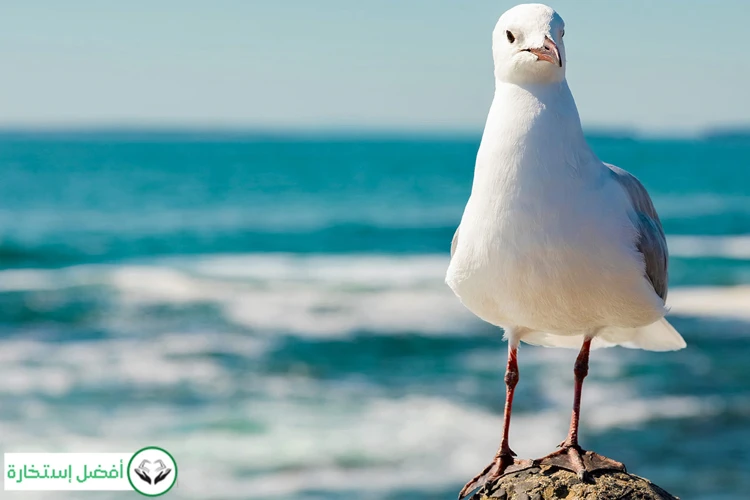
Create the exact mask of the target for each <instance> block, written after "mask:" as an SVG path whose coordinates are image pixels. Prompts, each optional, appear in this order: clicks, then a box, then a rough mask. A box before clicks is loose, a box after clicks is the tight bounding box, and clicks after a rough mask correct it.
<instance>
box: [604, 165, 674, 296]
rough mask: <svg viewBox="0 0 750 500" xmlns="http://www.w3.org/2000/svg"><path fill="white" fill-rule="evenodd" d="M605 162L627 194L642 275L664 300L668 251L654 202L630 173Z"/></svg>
mask: <svg viewBox="0 0 750 500" xmlns="http://www.w3.org/2000/svg"><path fill="white" fill-rule="evenodd" d="M605 165H606V166H607V168H609V170H610V171H611V172H612V176H613V178H614V179H615V180H616V181H617V182H618V183H619V184H620V186H622V188H623V189H624V190H625V192H626V193H627V194H628V197H629V198H630V202H631V203H632V205H633V210H634V214H635V216H634V220H633V223H634V224H635V227H636V229H637V230H638V238H637V240H636V248H637V249H638V251H639V252H640V253H641V254H642V255H643V260H644V262H645V264H646V277H647V278H648V280H649V281H650V282H651V285H652V286H653V287H654V291H656V293H657V294H658V295H659V297H661V298H662V300H665V301H666V300H667V278H668V274H667V262H668V258H669V252H668V250H667V239H666V237H665V236H664V229H662V226H661V221H660V220H659V215H658V214H657V213H656V209H655V208H654V203H653V202H652V201H651V197H650V196H649V195H648V191H646V188H645V187H643V184H641V182H640V181H639V180H638V179H636V177H635V176H634V175H632V174H631V173H629V172H627V171H625V170H623V169H621V168H619V167H616V166H614V165H610V164H608V163H605Z"/></svg>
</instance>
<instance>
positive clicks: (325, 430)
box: [0, 384, 712, 500]
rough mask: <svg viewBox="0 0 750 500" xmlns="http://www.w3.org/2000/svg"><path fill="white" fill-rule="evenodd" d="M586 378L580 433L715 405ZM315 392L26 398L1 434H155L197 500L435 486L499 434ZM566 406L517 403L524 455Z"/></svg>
mask: <svg viewBox="0 0 750 500" xmlns="http://www.w3.org/2000/svg"><path fill="white" fill-rule="evenodd" d="M568 389H569V390H572V386H571V387H569V388H568ZM586 390H587V393H586V401H585V410H586V412H585V417H584V424H585V426H586V428H585V429H584V430H583V436H582V437H583V439H584V441H585V440H586V436H587V435H590V434H591V433H596V432H603V431H605V430H607V429H611V428H614V427H623V426H633V425H636V424H637V423H639V422H645V421H648V420H654V419H671V418H687V417H696V416H704V415H711V414H712V410H710V408H709V406H710V405H709V404H708V403H709V402H708V401H707V400H701V399H698V398H674V397H672V398H664V399H661V400H637V399H630V400H629V401H628V402H627V403H620V402H618V401H619V400H622V399H626V398H624V397H623V394H622V393H620V392H617V391H613V390H612V388H611V387H609V388H607V387H605V386H601V387H600V388H599V390H598V392H599V393H605V392H606V393H607V394H608V396H606V397H605V398H601V397H598V398H597V397H596V394H595V393H596V392H597V391H596V387H595V384H590V386H588V387H586ZM568 392H569V391H566V396H569V395H570V394H568ZM316 395H317V396H318V397H319V400H312V399H311V398H307V399H299V398H296V397H295V398H274V399H259V400H254V401H252V402H248V403H247V404H246V405H245V406H244V407H240V408H234V409H233V410H232V411H229V412H227V411H225V409H219V408H198V409H196V410H194V411H191V412H189V413H185V412H184V411H182V410H181V409H180V408H177V407H166V406H159V405H149V406H145V407H144V406H139V407H132V408H129V409H118V410H116V411H114V412H108V413H107V414H106V417H105V416H104V415H103V414H102V413H101V409H100V408H99V407H96V406H94V405H81V406H78V407H76V408H74V409H71V410H69V411H68V412H67V413H66V414H64V415H60V414H57V413H56V411H55V406H54V405H51V404H49V403H47V402H34V403H26V404H29V405H31V406H29V407H28V408H24V411H26V410H29V411H28V413H27V414H28V415H29V417H28V419H27V421H25V422H23V424H21V423H18V422H9V421H4V420H2V419H1V418H0V444H2V446H3V449H5V450H11V451H14V450H18V449H20V448H23V449H24V450H43V451H80V450H87V451H112V450H115V449H117V450H135V449H137V448H138V447H140V446H142V444H143V443H152V442H154V440H157V441H158V444H159V445H160V446H163V447H165V448H166V449H168V450H169V451H170V452H172V453H173V455H175V457H178V462H179V466H180V475H181V478H180V487H179V488H178V489H177V490H175V492H174V496H175V497H176V498H184V499H191V500H192V499H206V498H246V497H247V492H248V491H252V492H253V495H254V496H255V497H264V496H269V497H275V498H291V497H296V496H297V495H299V494H301V493H303V492H305V491H311V490H312V491H328V492H332V491H346V490H348V489H355V488H356V490H357V491H358V492H359V493H361V494H363V495H364V494H368V493H377V492H380V493H383V492H387V491H394V490H401V489H416V490H418V491H422V492H429V491H436V490H437V491H439V490H440V489H442V488H445V487H452V486H456V485H459V484H462V483H463V482H465V481H466V480H467V478H470V477H472V476H473V475H474V474H475V473H476V472H477V471H479V470H480V469H481V468H482V467H483V466H484V465H486V463H487V462H488V461H489V460H490V459H491V458H492V456H493V455H494V452H495V450H496V447H497V444H498V442H499V438H500V432H501V416H500V415H499V414H494V413H489V412H487V411H485V410H483V409H479V408H476V407H472V406H467V405H464V404H458V403H455V402H451V401H448V400H445V399H440V398H435V397H424V396H413V397H407V398H401V399H384V398H378V397H374V398H370V399H365V400H363V399H362V397H361V395H355V396H352V395H351V394H350V395H346V394H342V393H338V392H337V391H336V390H333V391H330V390H329V391H327V392H325V393H320V394H316ZM626 396H627V395H626ZM566 399H570V398H566ZM566 403H569V401H566ZM670 405H672V406H674V407H676V410H670V409H668V408H669V407H670ZM32 407H33V408H32ZM567 407H568V406H567V404H566V405H565V406H564V408H565V411H561V410H562V408H563V407H561V408H560V409H558V410H548V411H542V412H536V413H523V412H516V414H515V415H514V417H515V418H514V420H513V423H512V433H513V441H512V446H513V447H514V449H515V451H516V452H518V453H519V456H522V457H539V456H543V455H544V454H546V453H548V452H550V451H552V449H553V448H554V445H555V444H556V443H557V442H559V441H560V440H561V439H562V438H563V437H564V436H565V433H566V431H567V424H568V415H569V412H568V409H567ZM238 421H241V422H245V423H254V425H255V426H256V427H257V428H258V429H262V432H238V431H236V430H233V429H232V428H231V426H230V427H229V428H227V425H226V424H236V423H237V422H238ZM144 422H148V425H143V424H144ZM175 426H176V428H177V429H181V431H180V432H176V429H175ZM185 429H188V431H187V432H185V431H184V430H185ZM600 451H602V452H603V453H607V452H609V451H610V450H600ZM611 451H612V452H613V454H614V451H616V450H611ZM615 455H616V454H615ZM615 458H616V456H615ZM206 477H211V478H212V480H211V481H210V482H209V481H205V478H206ZM353 485H356V487H355V486H353Z"/></svg>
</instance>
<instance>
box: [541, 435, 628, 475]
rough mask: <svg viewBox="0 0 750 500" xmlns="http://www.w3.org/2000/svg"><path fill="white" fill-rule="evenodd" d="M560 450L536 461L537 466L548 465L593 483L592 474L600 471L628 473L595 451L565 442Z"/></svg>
mask: <svg viewBox="0 0 750 500" xmlns="http://www.w3.org/2000/svg"><path fill="white" fill-rule="evenodd" d="M560 448H561V449H559V450H557V451H555V452H552V453H550V454H549V455H547V456H546V457H543V458H539V459H537V460H534V463H535V465H548V466H553V467H558V468H560V469H565V470H569V471H571V472H575V473H576V474H577V475H578V478H579V479H580V480H581V481H583V482H589V481H591V473H593V472H596V471H599V470H617V471H622V472H627V470H626V469H625V465H624V464H622V463H620V462H618V461H617V460H612V459H611V458H607V457H605V456H602V455H599V454H598V453H595V452H593V451H586V450H583V449H581V447H580V446H578V445H570V444H568V443H566V442H565V441H563V443H562V444H561V445H560Z"/></svg>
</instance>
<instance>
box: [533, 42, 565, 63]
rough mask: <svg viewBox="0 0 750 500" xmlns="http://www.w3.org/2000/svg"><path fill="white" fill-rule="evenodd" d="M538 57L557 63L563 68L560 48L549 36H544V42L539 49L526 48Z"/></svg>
mask: <svg viewBox="0 0 750 500" xmlns="http://www.w3.org/2000/svg"><path fill="white" fill-rule="evenodd" d="M526 50H527V51H529V52H531V53H532V54H534V55H535V56H536V57H537V60H538V61H549V62H551V63H552V64H557V65H558V66H560V67H561V68H562V59H560V49H558V48H557V44H555V42H553V41H552V40H551V39H550V38H549V37H547V36H545V37H544V44H543V45H542V47H541V48H538V49H526Z"/></svg>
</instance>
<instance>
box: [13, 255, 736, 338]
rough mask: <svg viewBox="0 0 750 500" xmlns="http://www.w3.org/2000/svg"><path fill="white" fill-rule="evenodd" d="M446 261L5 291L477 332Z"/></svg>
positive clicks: (234, 318)
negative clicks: (73, 291)
mask: <svg viewBox="0 0 750 500" xmlns="http://www.w3.org/2000/svg"><path fill="white" fill-rule="evenodd" d="M741 241H744V240H741ZM725 243H726V242H725ZM742 244H744V243H742ZM688 246H689V245H688ZM677 247H678V253H679V251H681V250H680V244H678V245H677ZM682 250H684V249H682ZM733 251H734V255H737V256H739V255H740V254H741V252H740V250H739V249H738V248H735V250H733ZM727 253H728V251H727V252H725V254H727ZM447 263H448V259H447V258H446V257H445V256H438V255H422V256H382V255H358V256H322V255H313V256H295V255H286V254H248V255H213V256H201V257H192V258H172V259H161V260H158V261H155V262H154V263H152V264H139V265H129V264H123V265H117V266H115V265H86V266H76V267H70V268H64V269H58V270H36V269H27V270H5V271H0V290H4V291H13V290H15V291H24V292H25V293H43V292H45V291H48V290H50V289H55V288H61V289H62V288H66V287H74V286H94V287H105V288H110V289H112V291H113V292H114V293H112V294H111V299H112V300H114V301H115V313H116V314H113V315H112V316H111V317H109V318H108V319H107V320H108V321H111V322H117V325H120V326H119V328H120V329H122V330H129V331H133V332H136V331H137V329H138V328H139V327H138V325H139V324H142V323H140V322H141V321H149V319H148V317H146V316H144V308H148V307H150V306H154V305H173V306H178V307H183V306H190V305H191V304H210V305H212V307H215V308H216V309H218V311H219V313H220V314H221V315H222V316H223V319H224V320H225V321H228V322H230V323H234V324H236V325H238V326H240V327H242V328H247V329H250V330H252V331H254V332H260V333H270V334H276V333H279V332H280V333H286V334H291V335H300V336H321V337H325V336H329V337H341V336H346V335H350V334H352V333H355V332H360V331H369V332H386V333H398V332H421V333H423V334H428V335H445V334H462V333H471V332H476V331H477V328H483V327H482V326H480V325H482V323H481V322H480V321H479V320H478V319H476V318H475V317H474V316H473V315H472V314H471V313H470V312H469V311H467V310H466V309H465V308H464V307H463V306H462V305H461V303H460V301H459V300H458V299H457V298H456V297H455V296H454V295H453V293H452V292H451V291H450V289H449V288H448V287H447V286H446V285H445V284H444V283H443V276H444V271H445V268H446V266H447ZM118 302H119V306H118V305H117V304H118ZM748 303H750V288H748V287H700V288H695V287H682V288H680V287H675V288H672V289H671V290H670V295H669V300H668V305H669V306H670V307H671V310H672V314H677V315H684V316H705V317H715V318H730V319H740V320H750V308H749V307H747V304H748ZM486 328H489V327H486Z"/></svg>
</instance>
